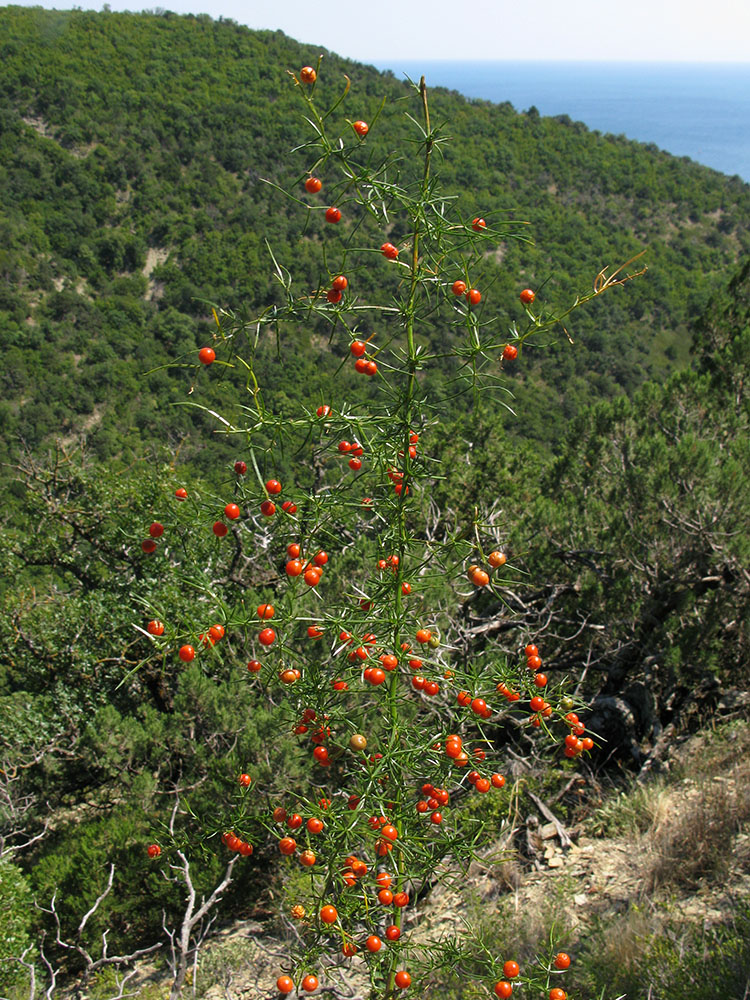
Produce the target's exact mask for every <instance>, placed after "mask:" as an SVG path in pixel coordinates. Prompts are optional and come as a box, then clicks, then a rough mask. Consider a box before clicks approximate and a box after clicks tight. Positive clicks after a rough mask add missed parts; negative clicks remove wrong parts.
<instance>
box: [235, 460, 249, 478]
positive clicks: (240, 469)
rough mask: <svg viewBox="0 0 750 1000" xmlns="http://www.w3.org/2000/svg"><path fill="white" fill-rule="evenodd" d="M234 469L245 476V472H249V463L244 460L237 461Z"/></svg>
mask: <svg viewBox="0 0 750 1000" xmlns="http://www.w3.org/2000/svg"><path fill="white" fill-rule="evenodd" d="M234 471H235V472H236V473H237V475H238V476H244V475H245V473H246V472H247V465H246V464H245V463H244V462H235V463H234Z"/></svg>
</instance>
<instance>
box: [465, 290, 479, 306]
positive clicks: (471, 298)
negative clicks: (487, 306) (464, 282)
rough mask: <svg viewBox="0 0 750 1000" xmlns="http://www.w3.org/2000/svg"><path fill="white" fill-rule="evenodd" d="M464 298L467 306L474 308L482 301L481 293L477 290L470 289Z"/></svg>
mask: <svg viewBox="0 0 750 1000" xmlns="http://www.w3.org/2000/svg"><path fill="white" fill-rule="evenodd" d="M466 298H467V300H468V302H469V305H472V306H476V305H479V303H480V302H481V301H482V293H481V292H480V291H479V289H478V288H470V289H469V290H468V292H467V293H466Z"/></svg>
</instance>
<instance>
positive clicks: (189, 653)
mask: <svg viewBox="0 0 750 1000" xmlns="http://www.w3.org/2000/svg"><path fill="white" fill-rule="evenodd" d="M177 655H178V656H179V658H180V659H181V660H182V662H183V663H190V661H191V660H194V659H195V650H194V649H193V647H192V646H180V649H179V652H178V653H177Z"/></svg>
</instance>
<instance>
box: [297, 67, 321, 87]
mask: <svg viewBox="0 0 750 1000" xmlns="http://www.w3.org/2000/svg"><path fill="white" fill-rule="evenodd" d="M299 78H300V80H301V81H302V82H303V83H307V84H311V83H315V81H316V80H317V78H318V74H317V73H316V72H315V70H314V69H313V68H312V66H303V67H302V69H301V70H300V71H299Z"/></svg>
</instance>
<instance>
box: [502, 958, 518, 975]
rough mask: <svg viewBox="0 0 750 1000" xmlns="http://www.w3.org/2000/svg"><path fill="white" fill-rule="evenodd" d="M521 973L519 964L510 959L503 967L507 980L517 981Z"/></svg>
mask: <svg viewBox="0 0 750 1000" xmlns="http://www.w3.org/2000/svg"><path fill="white" fill-rule="evenodd" d="M520 971H521V970H520V968H519V965H518V962H514V961H513V960H512V959H509V960H508V961H507V962H506V963H505V964H504V965H503V975H504V976H505V977H506V978H507V979H515V978H516V976H517V975H518V973H519V972H520Z"/></svg>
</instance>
